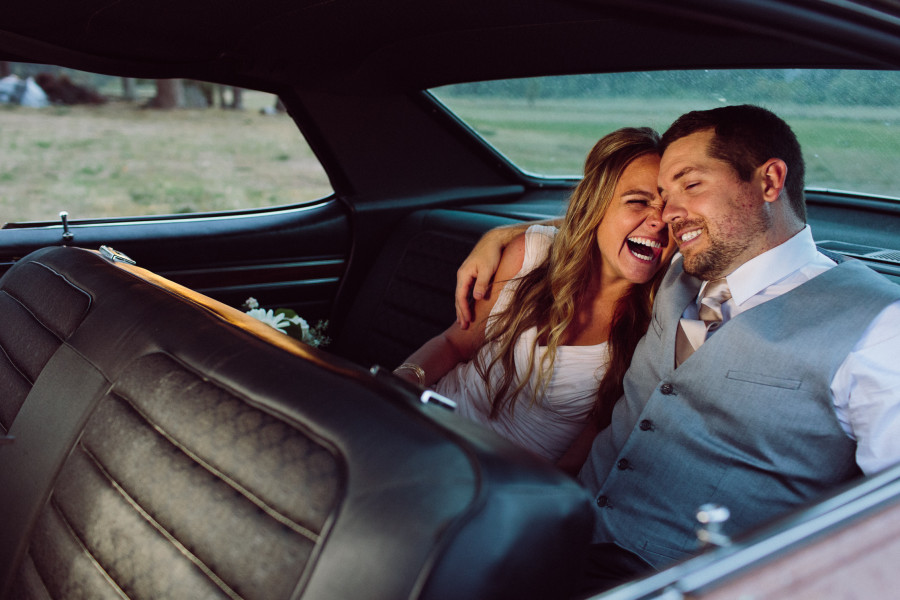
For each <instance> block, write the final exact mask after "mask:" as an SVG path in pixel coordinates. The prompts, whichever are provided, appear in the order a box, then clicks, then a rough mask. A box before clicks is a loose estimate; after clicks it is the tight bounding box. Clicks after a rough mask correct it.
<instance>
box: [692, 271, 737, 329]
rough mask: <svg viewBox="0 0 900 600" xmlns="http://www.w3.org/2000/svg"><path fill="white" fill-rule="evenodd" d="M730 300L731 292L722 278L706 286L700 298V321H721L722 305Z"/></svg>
mask: <svg viewBox="0 0 900 600" xmlns="http://www.w3.org/2000/svg"><path fill="white" fill-rule="evenodd" d="M730 298H731V290H729V289H728V282H727V281H726V280H725V278H724V277H722V278H721V279H713V280H712V281H710V282H709V283H707V284H706V289H704V290H703V297H702V298H700V315H699V316H700V319H701V320H703V321H706V322H710V321H721V320H722V304H723V303H725V302H728V300H729V299H730Z"/></svg>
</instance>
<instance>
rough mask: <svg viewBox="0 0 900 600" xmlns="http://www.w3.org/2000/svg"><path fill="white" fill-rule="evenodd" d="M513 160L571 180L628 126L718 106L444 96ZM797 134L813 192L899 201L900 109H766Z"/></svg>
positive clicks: (662, 124) (664, 123)
mask: <svg viewBox="0 0 900 600" xmlns="http://www.w3.org/2000/svg"><path fill="white" fill-rule="evenodd" d="M444 101H445V102H446V103H447V104H448V106H450V107H451V108H452V109H453V110H454V111H456V112H457V113H458V114H459V115H460V116H462V118H463V119H464V120H466V121H468V122H469V123H470V124H471V125H472V126H473V127H474V128H475V130H476V131H478V132H480V133H481V134H482V135H483V136H484V137H485V139H487V140H488V141H489V142H491V144H493V145H494V146H495V147H496V148H498V149H499V150H500V151H501V152H503V153H504V154H505V155H507V156H508V157H510V158H511V159H512V160H513V162H515V163H517V164H518V165H520V166H521V167H522V168H524V169H525V170H528V171H532V172H535V173H542V174H549V175H572V174H578V173H580V172H581V170H582V167H583V164H584V157H585V155H586V153H587V151H588V149H590V147H591V146H592V145H593V144H594V142H596V141H597V140H598V139H599V138H600V137H602V136H603V135H605V134H606V133H609V132H610V131H612V130H614V129H617V128H619V127H624V126H626V125H631V126H634V125H643V126H649V127H653V128H655V129H657V130H658V131H664V130H665V129H666V127H668V126H669V125H670V124H671V123H672V121H673V120H674V119H675V118H676V117H677V116H678V115H680V114H682V113H684V112H687V111H689V110H702V109H707V108H713V107H715V106H717V103H714V102H702V101H679V102H668V103H666V104H665V105H661V103H660V102H658V101H652V102H650V101H647V100H644V99H640V98H634V99H628V100H538V101H536V102H535V103H533V104H529V103H528V102H526V101H524V100H503V99H489V100H485V99H482V98H478V99H472V98H445V99H444ZM769 108H771V109H772V110H774V111H775V112H776V113H777V114H779V115H780V116H782V117H783V118H785V119H786V120H787V121H788V122H789V123H790V125H791V127H792V129H794V132H795V133H796V134H797V137H798V139H799V140H800V143H801V145H802V146H803V150H804V158H805V160H806V170H807V177H806V179H807V185H808V186H809V187H817V188H830V189H841V190H850V191H858V192H864V193H870V194H878V195H886V196H891V197H900V176H898V174H897V165H900V114H898V112H897V109H896V108H884V109H879V108H854V109H852V110H848V109H846V108H843V107H840V108H837V107H835V108H829V107H816V108H815V109H811V108H810V107H798V106H780V107H769Z"/></svg>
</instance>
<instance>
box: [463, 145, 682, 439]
mask: <svg viewBox="0 0 900 600" xmlns="http://www.w3.org/2000/svg"><path fill="white" fill-rule="evenodd" d="M658 148H659V134H658V133H657V132H656V131H654V130H652V129H650V128H647V127H640V128H635V127H626V128H623V129H619V130H617V131H614V132H612V133H610V134H609V135H606V136H604V137H603V138H602V139H601V140H600V141H598V142H597V143H596V144H595V145H594V147H593V148H592V149H591V151H590V152H589V153H588V156H587V159H586V160H585V163H584V178H583V179H582V181H581V183H579V184H578V186H577V187H576V188H575V191H574V192H573V193H572V196H571V198H570V200H569V205H568V209H567V211H566V217H565V220H564V222H563V224H562V226H561V227H560V229H559V232H558V233H557V235H556V236H555V238H554V240H553V243H552V245H551V248H550V252H549V255H548V256H547V258H546V259H545V260H544V261H543V263H541V264H540V265H539V266H538V267H536V268H535V269H534V270H532V271H531V272H529V273H528V274H526V275H524V276H522V277H521V278H519V281H518V286H517V288H516V290H515V293H514V295H513V298H512V300H511V302H510V303H509V306H508V307H507V308H506V309H504V310H503V311H501V312H499V313H498V314H497V315H494V316H492V317H491V318H490V319H489V321H488V324H487V327H486V331H485V345H493V347H494V348H495V350H496V352H495V353H494V357H493V359H491V360H490V362H487V363H486V362H485V360H486V356H485V355H486V353H485V352H479V353H478V358H476V361H475V367H476V370H477V371H478V374H479V375H480V376H481V377H482V379H484V382H485V384H486V385H487V388H488V391H489V394H490V395H491V396H492V401H493V406H492V409H491V418H496V417H497V415H499V414H500V412H501V411H502V410H504V409H508V410H510V411H512V410H513V409H514V401H513V399H514V398H518V396H519V394H520V392H522V390H523V389H524V388H525V386H526V385H527V384H528V382H529V380H530V379H531V378H532V376H533V374H534V373H535V371H537V373H538V375H537V381H536V385H535V386H534V388H533V397H532V399H531V400H532V402H536V401H537V399H538V398H539V397H541V396H542V395H543V393H544V391H545V390H546V387H547V384H548V383H549V381H550V378H551V376H552V373H553V366H554V364H555V361H556V351H557V348H559V347H560V346H562V345H565V343H566V340H567V338H568V336H570V335H571V333H572V332H571V331H570V327H571V325H572V324H573V322H574V319H575V316H576V309H577V307H578V301H579V300H580V299H581V297H582V296H583V295H584V294H585V293H586V292H587V290H588V287H589V285H590V282H591V279H592V276H593V275H594V274H595V273H596V272H597V270H599V269H600V264H601V262H600V260H601V257H600V249H599V247H598V244H597V227H598V226H599V225H600V222H601V221H602V220H603V218H604V216H605V215H606V211H607V208H608V207H609V205H610V202H611V201H612V199H613V193H614V191H615V188H616V185H617V183H618V182H619V178H620V177H621V176H622V173H623V172H624V171H625V168H626V167H627V166H628V165H629V164H631V162H632V161H634V160H635V159H636V158H638V157H640V156H643V155H645V154H648V153H658V152H659V149H658ZM664 271H665V268H661V269H660V271H659V272H658V273H657V274H656V275H655V276H654V278H653V279H652V280H651V281H649V282H648V283H645V284H642V285H632V286H631V287H630V288H629V290H628V291H627V292H626V293H625V294H624V295H623V296H622V297H621V298H620V299H619V300H618V302H617V303H616V308H615V312H614V315H613V321H612V324H611V327H610V335H609V342H608V344H609V346H608V347H609V353H610V362H609V366H608V368H607V371H606V374H605V375H604V377H603V379H602V380H601V381H600V385H599V387H598V390H597V399H596V401H595V403H594V408H593V412H592V418H593V419H595V420H596V421H597V422H598V423H599V424H600V426H605V425H606V424H607V423H608V422H609V416H610V414H611V412H612V406H613V404H614V403H615V401H616V400H618V398H619V397H620V396H621V395H622V393H623V386H622V379H623V378H624V376H625V371H626V370H627V369H628V365H629V363H630V362H631V356H632V354H634V348H635V346H636V345H637V342H638V340H639V339H640V338H641V336H643V334H644V333H645V332H646V330H647V326H648V325H649V323H650V309H651V304H652V301H653V295H654V293H655V291H656V289H657V288H658V287H659V283H660V281H661V280H662V276H663V274H664ZM531 327H536V328H537V335H536V336H535V338H534V340H535V341H534V343H533V344H532V347H531V352H530V360H529V362H528V367H527V369H526V371H525V372H524V373H517V372H516V367H515V356H514V352H515V343H516V340H517V339H518V338H519V336H521V335H522V334H523V333H525V332H526V331H527V330H528V329H530V328H531ZM541 341H544V342H545V345H546V352H545V353H544V356H543V358H542V359H541V361H540V363H541V364H540V365H538V364H537V362H538V361H537V353H538V346H539V344H540V342H541ZM498 368H499V369H500V377H499V378H498V380H497V381H496V382H492V380H491V377H490V373H491V372H492V371H494V370H495V369H498Z"/></svg>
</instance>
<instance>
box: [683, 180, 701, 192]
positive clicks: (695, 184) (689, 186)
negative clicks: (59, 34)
mask: <svg viewBox="0 0 900 600" xmlns="http://www.w3.org/2000/svg"><path fill="white" fill-rule="evenodd" d="M698 185H700V183H699V182H694V183H689V184H687V185H686V186H684V189H686V190H689V189H691V188H695V187H697V186H698Z"/></svg>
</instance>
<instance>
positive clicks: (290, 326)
mask: <svg viewBox="0 0 900 600" xmlns="http://www.w3.org/2000/svg"><path fill="white" fill-rule="evenodd" d="M242 308H244V309H245V312H246V314H248V315H250V316H251V317H253V318H255V319H259V320H260V321H262V322H263V323H265V324H266V325H269V326H270V327H272V328H273V329H276V330H278V331H280V332H281V333H283V334H285V335H289V336H291V337H292V338H295V339H298V340H300V341H301V342H304V343H307V344H309V345H310V346H315V347H316V348H320V347H322V346H327V345H328V344H329V343H331V338H330V337H328V336H327V335H325V331H326V330H327V329H328V321H319V322H318V323H316V324H315V325H314V326H312V327H310V325H309V323H307V322H306V319H304V318H303V317H300V316H299V315H297V313H296V312H295V311H293V310H291V309H289V308H276V309H275V310H272V309H271V308H270V309H265V308H260V306H259V302H258V301H257V300H256V298H253V297H252V296H251V297H250V298H247V300H245V301H244V304H243V306H242Z"/></svg>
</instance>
